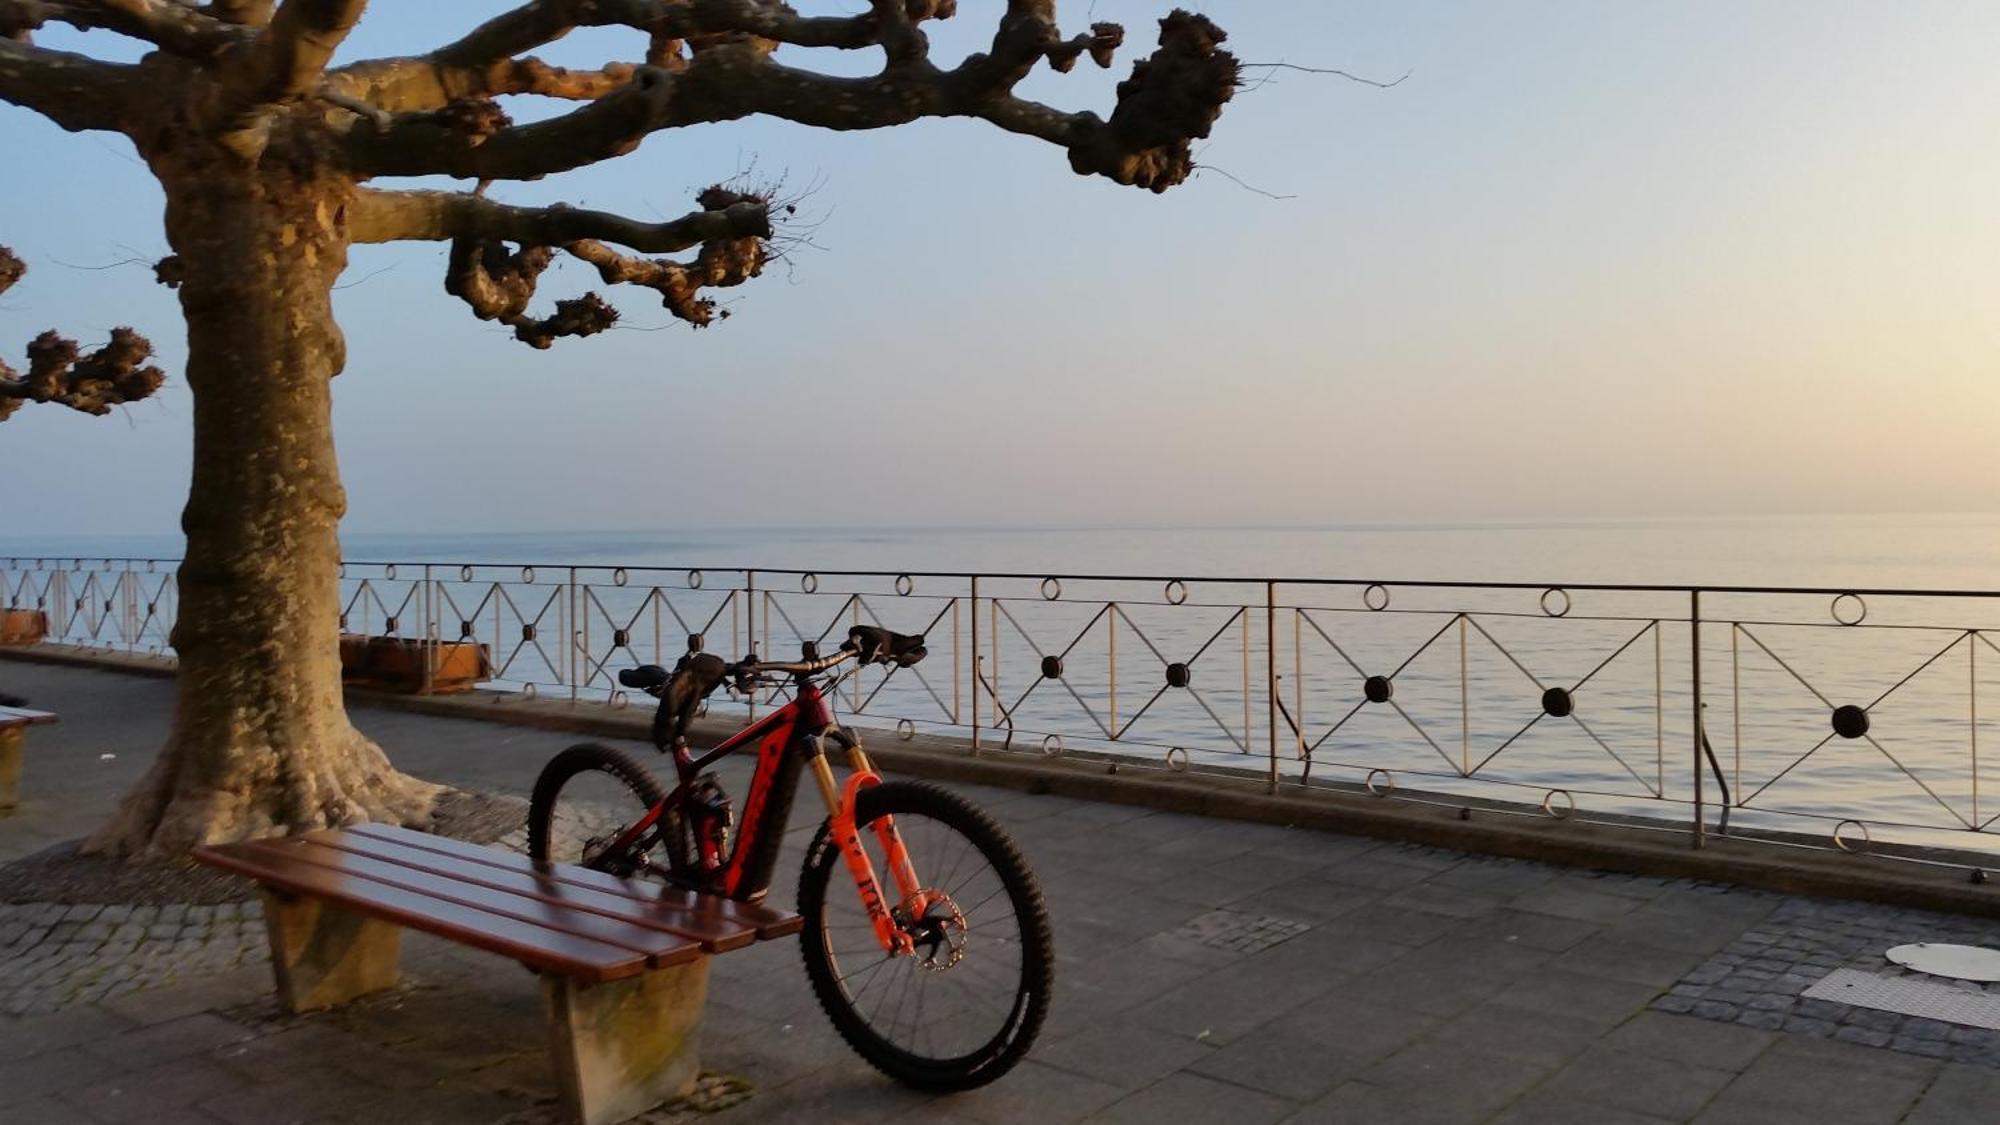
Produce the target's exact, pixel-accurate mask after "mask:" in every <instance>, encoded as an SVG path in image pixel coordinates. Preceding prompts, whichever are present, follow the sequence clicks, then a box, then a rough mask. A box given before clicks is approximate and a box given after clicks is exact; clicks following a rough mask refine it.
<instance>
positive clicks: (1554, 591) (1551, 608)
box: [1542, 586, 1570, 617]
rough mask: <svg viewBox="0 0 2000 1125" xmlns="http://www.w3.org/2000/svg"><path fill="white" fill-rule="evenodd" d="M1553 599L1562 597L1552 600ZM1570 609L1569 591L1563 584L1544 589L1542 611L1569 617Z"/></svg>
mask: <svg viewBox="0 0 2000 1125" xmlns="http://www.w3.org/2000/svg"><path fill="white" fill-rule="evenodd" d="M1551 599H1560V600H1555V601H1552V600H1551ZM1569 609H1570V599H1569V591H1568V590H1565V589H1563V588H1562V587H1561V586H1551V587H1549V588H1548V589H1546V590H1543V591H1542V612H1543V613H1546V614H1548V615H1549V616H1550V617H1568V616H1569Z"/></svg>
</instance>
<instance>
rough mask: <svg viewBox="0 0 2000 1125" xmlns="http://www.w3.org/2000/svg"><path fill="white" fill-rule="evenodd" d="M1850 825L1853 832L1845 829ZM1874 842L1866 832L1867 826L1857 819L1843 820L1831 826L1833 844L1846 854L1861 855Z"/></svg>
mask: <svg viewBox="0 0 2000 1125" xmlns="http://www.w3.org/2000/svg"><path fill="white" fill-rule="evenodd" d="M1850 825H1851V826H1853V828H1854V830H1855V831H1854V832H1853V833H1849V832H1848V831H1847V829H1848V827H1849V826H1850ZM1874 842H1875V841H1874V839H1873V838H1872V837H1871V836H1869V834H1868V826H1867V825H1866V824H1863V823H1861V822H1860V821H1858V820H1843V821H1841V822H1840V823H1839V824H1836V825H1834V826H1833V846H1834V847H1836V848H1839V849H1840V850H1841V851H1844V852H1846V853H1847V854H1848V855H1861V854H1863V853H1864V852H1866V851H1868V849H1869V848H1870V847H1871V846H1872V845H1873V844H1874Z"/></svg>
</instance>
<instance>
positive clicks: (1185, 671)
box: [1167, 661, 1194, 687]
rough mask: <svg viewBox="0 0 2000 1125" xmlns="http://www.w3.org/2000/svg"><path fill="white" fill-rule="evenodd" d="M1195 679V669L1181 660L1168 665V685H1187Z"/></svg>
mask: <svg viewBox="0 0 2000 1125" xmlns="http://www.w3.org/2000/svg"><path fill="white" fill-rule="evenodd" d="M1193 679H1194V669H1192V668H1189V667H1188V666H1187V665H1186V664H1183V663H1181V662H1180V661H1175V662H1174V663H1172V664H1169V665H1167V686H1168V687H1186V686H1188V683H1189V682H1190V681H1192V680H1193Z"/></svg>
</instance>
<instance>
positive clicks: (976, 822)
mask: <svg viewBox="0 0 2000 1125" xmlns="http://www.w3.org/2000/svg"><path fill="white" fill-rule="evenodd" d="M883 817H894V818H895V825H896V829H897V831H898V833H899V834H900V835H901V837H902V839H903V842H904V845H905V846H906V848H907V849H908V851H909V853H910V859H911V862H912V863H913V864H914V866H915V867H916V871H917V876H918V878H919V879H920V880H922V881H923V884H924V890H925V892H926V894H927V895H932V896H937V897H936V898H935V899H934V900H933V901H931V902H930V903H929V904H928V905H927V907H926V908H925V910H924V913H923V916H922V917H912V916H911V912H910V911H909V910H908V909H907V907H908V905H909V904H907V903H896V904H895V910H894V913H895V915H896V918H897V923H898V926H899V928H900V929H902V930H903V932H905V933H908V934H909V935H910V936H911V937H912V938H913V939H914V940H915V942H916V951H915V953H914V954H906V955H902V956H890V955H889V954H887V953H885V952H884V951H883V949H882V946H881V943H880V941H879V940H878V939H877V937H876V935H875V931H874V928H873V926H872V925H871V924H870V922H869V919H868V915H867V912H866V911H865V910H864V909H863V908H862V906H861V902H860V896H859V895H858V894H856V893H854V891H853V890H852V889H850V888H848V887H847V885H846V880H845V879H843V880H841V883H842V887H841V888H839V889H837V890H836V892H835V893H832V894H829V893H828V888H829V886H830V885H831V884H832V883H833V882H834V879H833V874H834V872H835V871H836V870H839V871H842V872H845V871H846V866H845V863H844V862H843V860H842V856H841V851H840V848H839V847H838V846H836V845H835V844H834V842H833V840H832V839H831V837H830V836H829V834H828V832H827V829H826V828H825V827H824V826H822V827H821V829H820V833H819V836H818V838H816V839H815V840H814V842H813V845H812V848H811V850H810V851H808V852H807V854H806V863H805V869H804V871H803V872H801V874H800V877H799V913H800V914H802V915H803V916H804V918H805V929H804V931H803V932H802V933H801V935H800V949H801V951H802V953H803V955H804V957H805V964H806V975H807V976H808V977H809V978H811V980H812V986H813V992H814V993H815V994H816V995H817V996H818V997H819V1002H820V1006H821V1007H822V1008H824V1009H825V1010H826V1014H827V1017H828V1018H829V1019H831V1020H832V1021H833V1026H834V1028H835V1029H836V1030H837V1031H839V1032H840V1034H841V1037H842V1038H844V1039H846V1040H847V1042H848V1045H849V1046H851V1047H853V1048H854V1050H855V1051H856V1052H857V1053H859V1054H860V1055H861V1057H862V1058H864V1059H867V1060H868V1062H869V1063H871V1064H872V1065H874V1066H875V1067H876V1069H878V1070H880V1071H882V1072H883V1073H884V1074H887V1075H889V1076H890V1077H891V1078H894V1079H896V1080H897V1081H899V1082H902V1083H904V1084H906V1085H910V1086H916V1087H919V1088H923V1089H930V1090H965V1089H970V1088H972V1087H975V1086H981V1085H984V1084H986V1083H988V1082H991V1081H993V1080H994V1079H996V1078H998V1077H1000V1076H1001V1075H1003V1074H1005V1073H1007V1071H1009V1070H1011V1069H1013V1067H1014V1065H1015V1064H1016V1063H1018V1062H1020V1061H1021V1057H1022V1056H1023V1055H1025V1054H1026V1053H1027V1051H1028V1048H1029V1047H1030V1046H1032V1045H1033V1043H1034V1041H1035V1036H1036V1034H1037V1033H1038V1032H1039V1031H1040V1030H1041V1026H1042V1021H1043V1020H1044V1019H1045V1018H1046V1017H1047V1015H1048V1008H1049V997H1050V990H1051V986H1052V984H1053V982H1054V975H1055V955H1054V952H1053V949H1052V939H1051V936H1050V932H1049V919H1048V911H1047V909H1046V908H1045V907H1044V906H1043V903H1042V893H1041V890H1040V888H1039V887H1038V886H1037V885H1036V883H1035V876H1034V873H1033V872H1032V871H1030V870H1029V868H1028V865H1027V863H1026V861H1024V860H1023V859H1022V858H1021V854H1020V852H1019V851H1017V850H1016V849H1015V847H1014V843H1013V841H1012V840H1010V839H1008V837H1007V834H1006V832H1005V831H1003V830H1002V829H1001V828H1000V826H999V825H998V824H996V823H994V822H993V820H992V818H990V817H988V816H987V815H986V814H985V813H983V812H981V811H980V810H979V809H978V808H976V807H974V806H973V805H972V804H970V803H969V802H967V801H965V800H964V799H963V798H961V797H958V796H957V795H955V794H952V793H950V792H947V791H945V790H943V789H940V788H938V787H936V786H933V785H924V784H920V783H915V782H891V783H889V784H885V785H877V786H874V787H872V788H869V789H865V790H863V791H862V792H861V795H860V796H859V797H858V798H856V809H855V822H856V826H857V828H859V830H860V835H861V841H862V845H863V847H865V848H866V849H867V851H868V853H869V856H870V858H871V859H872V860H873V862H874V866H875V871H876V873H877V878H878V879H879V880H880V882H881V884H882V889H883V893H884V895H885V896H887V897H888V898H890V899H891V900H894V899H896V898H898V897H899V896H898V894H897V889H896V885H895V882H894V880H893V878H892V877H891V875H890V873H889V867H888V864H887V860H886V857H885V856H884V855H883V854H882V848H881V842H880V840H878V839H877V838H876V835H875V832H874V829H873V826H874V824H875V823H876V822H877V821H879V820H881V819H882V818H883Z"/></svg>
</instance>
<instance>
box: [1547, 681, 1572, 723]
mask: <svg viewBox="0 0 2000 1125" xmlns="http://www.w3.org/2000/svg"><path fill="white" fill-rule="evenodd" d="M1575 711H1576V697H1575V696H1573V695H1571V694H1570V693H1569V689H1568V688H1559V687H1552V688H1550V689H1549V690H1547V691H1545V692H1543V693H1542V712H1543V714H1546V715H1548V716H1550V717H1552V718H1557V719H1560V718H1563V717H1565V716H1567V715H1570V714H1572V713H1573V712H1575Z"/></svg>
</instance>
